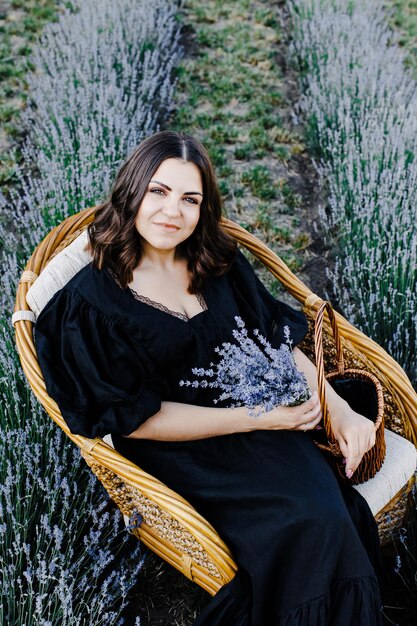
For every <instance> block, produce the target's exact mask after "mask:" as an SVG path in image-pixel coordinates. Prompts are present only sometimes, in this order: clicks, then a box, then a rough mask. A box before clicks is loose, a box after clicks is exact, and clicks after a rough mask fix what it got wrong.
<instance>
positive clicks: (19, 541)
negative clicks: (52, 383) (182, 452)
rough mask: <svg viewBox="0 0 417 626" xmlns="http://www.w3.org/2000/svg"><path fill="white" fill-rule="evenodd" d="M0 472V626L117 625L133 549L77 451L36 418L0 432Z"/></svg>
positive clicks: (137, 556)
mask: <svg viewBox="0 0 417 626" xmlns="http://www.w3.org/2000/svg"><path fill="white" fill-rule="evenodd" d="M31 409H32V410H33V412H34V414H35V416H36V417H38V418H40V416H39V415H36V413H39V409H38V407H37V406H32V407H31ZM45 467H47V468H48V469H47V471H45ZM69 468H73V469H72V472H71V475H70V476H68V473H69V471H68V470H69ZM0 472H1V476H2V480H1V482H0V579H1V585H0V623H1V624H8V625H10V626H22V625H23V624H25V626H48V625H49V626H55V625H57V624H59V625H60V626H81V625H85V626H90V625H91V624H94V625H97V626H98V625H99V624H102V625H103V626H104V625H106V626H107V625H108V624H121V623H122V621H121V619H119V618H120V613H121V611H122V609H123V608H124V606H125V604H126V596H127V592H128V590H129V589H130V588H131V586H132V585H133V584H134V583H135V582H136V579H137V575H138V572H139V570H140V569H141V567H142V564H143V557H142V555H141V547H140V544H139V543H138V542H137V541H136V540H133V538H130V537H129V535H128V534H127V533H126V531H125V530H124V527H123V521H122V519H121V515H120V513H119V511H117V510H113V511H112V512H109V510H106V507H107V505H108V497H107V495H106V493H105V491H104V489H102V488H101V487H98V486H97V482H96V479H95V477H94V476H93V475H92V474H91V473H90V472H88V471H86V470H85V469H84V463H83V461H82V459H81V458H80V453H79V451H78V449H76V448H75V447H74V446H72V445H69V444H68V440H67V439H66V438H65V436H64V434H63V433H62V432H61V431H58V430H57V429H56V428H55V427H54V425H53V423H52V422H45V423H42V422H40V420H39V419H38V420H36V421H34V422H33V423H32V424H30V423H28V424H27V425H26V426H25V428H17V429H15V430H10V431H8V432H6V431H4V430H3V431H1V432H0ZM74 478H77V479H78V480H74ZM107 508H108V507H107ZM69 538H71V540H68V539H69ZM116 557H117V559H116ZM116 560H117V562H115V561H116Z"/></svg>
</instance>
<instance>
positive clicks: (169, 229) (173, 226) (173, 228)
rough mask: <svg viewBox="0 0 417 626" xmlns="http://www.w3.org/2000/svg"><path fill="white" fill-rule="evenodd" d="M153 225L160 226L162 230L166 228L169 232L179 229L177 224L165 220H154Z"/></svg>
mask: <svg viewBox="0 0 417 626" xmlns="http://www.w3.org/2000/svg"><path fill="white" fill-rule="evenodd" d="M154 224H155V226H159V228H161V229H162V230H166V231H169V232H174V231H177V230H179V228H180V227H179V226H176V225H175V224H167V223H165V222H154Z"/></svg>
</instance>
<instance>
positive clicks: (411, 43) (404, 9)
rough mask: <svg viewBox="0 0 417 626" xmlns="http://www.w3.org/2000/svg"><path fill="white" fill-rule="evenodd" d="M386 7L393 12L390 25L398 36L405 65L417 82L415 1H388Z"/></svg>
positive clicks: (416, 16)
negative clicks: (405, 55) (402, 49)
mask: <svg viewBox="0 0 417 626" xmlns="http://www.w3.org/2000/svg"><path fill="white" fill-rule="evenodd" d="M386 5H387V6H388V7H389V8H390V10H393V15H392V18H391V22H390V25H391V27H392V28H394V29H395V30H396V31H397V32H398V33H399V34H400V45H402V46H403V47H404V48H405V50H406V52H407V58H406V65H407V66H408V67H409V68H410V70H411V71H412V73H413V76H414V78H415V80H417V0H389V1H387V2H386Z"/></svg>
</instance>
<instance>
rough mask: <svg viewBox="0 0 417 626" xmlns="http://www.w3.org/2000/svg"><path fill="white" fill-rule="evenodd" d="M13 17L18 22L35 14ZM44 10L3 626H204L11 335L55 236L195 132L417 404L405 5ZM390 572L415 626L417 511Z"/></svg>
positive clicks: (2, 211)
mask: <svg viewBox="0 0 417 626" xmlns="http://www.w3.org/2000/svg"><path fill="white" fill-rule="evenodd" d="M6 4H7V7H6V9H5V10H4V11H5V13H4V15H6V16H7V15H8V13H7V12H9V13H10V12H13V11H15V12H17V13H18V12H19V11H24V9H23V8H22V7H23V6H24V3H23V4H22V2H21V1H20V0H16V2H10V3H6ZM35 4H36V3H35ZM38 4H39V7H40V6H42V7H43V8H44V9H45V7H46V6H47V5H48V7H49V8H48V10H50V11H51V13H44V17H43V18H42V19H44V21H45V22H47V23H46V25H44V26H42V33H41V34H40V35H39V37H38V36H37V38H36V39H35V40H34V43H33V44H31V50H30V57H29V58H30V62H29V63H28V68H29V69H28V71H27V73H26V74H25V87H24V89H25V105H24V106H22V107H21V108H20V111H19V118H18V121H16V125H17V126H18V127H19V133H17V132H14V133H13V132H11V133H10V137H11V139H10V141H11V142H12V143H11V145H13V150H12V149H11V148H10V147H7V149H6V148H5V152H8V156H7V167H8V170H7V171H8V172H9V171H11V172H12V174H10V175H9V174H8V175H7V177H6V178H5V180H6V183H7V184H3V183H2V180H3V179H2V178H1V171H0V186H1V190H0V255H1V267H2V272H1V293H0V299H1V307H0V342H1V350H0V394H1V403H0V626H2V625H3V624H4V626H6V624H7V625H8V626H61V625H62V626H99V625H103V626H104V625H105V626H116V625H119V624H120V625H121V624H125V626H162V625H164V626H169V625H171V624H172V625H173V626H174V625H175V626H180V625H182V626H186V625H187V624H190V625H191V624H192V622H193V619H194V618H195V616H196V615H197V614H198V612H199V610H200V609H201V607H202V606H204V604H205V603H207V601H208V595H207V596H206V595H205V594H203V592H202V591H201V590H197V589H195V586H194V585H193V584H192V583H189V586H187V587H181V585H182V584H183V583H182V582H180V578H181V580H182V577H181V575H180V574H177V578H175V574H172V573H170V572H171V568H170V567H169V566H167V565H166V564H164V563H163V562H162V561H158V560H156V557H153V556H152V555H151V554H150V553H149V552H148V551H147V550H146V549H145V548H144V547H143V546H142V545H141V544H140V543H139V542H138V541H137V540H136V539H134V538H133V537H131V536H130V534H129V533H128V532H127V530H126V528H125V524H124V522H123V518H122V516H121V514H120V512H119V511H118V510H117V509H116V508H115V507H114V505H113V503H112V502H111V501H110V500H109V498H108V495H107V494H106V492H105V491H104V489H103V488H102V487H101V485H100V483H98V481H97V479H96V478H95V477H94V476H93V475H92V474H91V472H90V471H89V470H88V468H87V467H86V465H85V463H84V460H83V459H82V458H81V456H80V453H79V451H78V449H77V448H76V447H75V446H73V445H72V444H71V443H70V442H69V441H68V440H67V439H66V438H65V436H64V435H63V434H62V433H61V432H60V431H59V430H58V429H57V427H56V426H55V424H54V423H52V421H51V420H50V418H49V417H48V415H47V414H46V413H45V412H44V410H43V409H42V407H41V406H40V405H39V403H38V402H37V400H36V398H35V396H34V395H33V393H32V392H31V390H30V388H29V386H28V383H27V381H26V379H25V376H24V374H23V371H22V369H21V365H20V361H19V357H18V355H17V352H16V348H15V340H14V329H13V327H12V324H11V314H12V311H13V307H14V300H15V293H16V287H17V283H18V280H19V277H20V274H21V272H22V270H23V268H24V266H25V264H26V262H27V259H28V258H29V256H30V255H31V253H32V251H33V249H34V248H35V247H36V246H37V245H38V244H39V242H40V241H42V239H43V238H44V237H45V235H46V234H47V233H48V232H49V231H50V230H51V229H52V228H53V227H54V226H56V225H57V224H58V223H59V222H61V221H62V220H63V219H65V218H66V217H67V216H69V215H72V214H74V213H77V212H79V211H80V210H82V209H83V208H86V207H90V206H92V205H94V204H96V203H98V202H100V201H101V200H102V199H103V197H104V196H105V195H106V193H107V191H108V189H109V186H110V183H111V181H112V179H113V176H114V173H115V171H116V169H117V167H118V165H119V164H120V162H121V161H122V160H123V159H124V157H125V156H126V155H127V154H128V153H129V151H130V150H131V149H132V148H133V147H134V146H135V145H137V144H138V143H139V142H140V140H141V139H142V138H144V137H146V136H147V135H149V134H151V133H153V132H154V131H156V130H158V129H162V128H172V129H174V130H183V131H186V132H190V133H191V134H195V135H196V136H198V137H199V139H201V140H202V141H203V143H205V145H207V147H208V149H209V153H210V156H211V158H212V160H213V162H214V164H215V167H216V170H217V173H218V175H219V179H220V183H221V190H222V193H223V198H224V201H225V206H226V209H227V211H228V214H229V215H230V217H232V219H236V220H237V221H239V223H241V224H242V225H243V226H244V227H245V228H247V229H248V230H250V231H251V232H254V233H255V234H256V235H257V236H259V237H260V238H261V239H263V240H264V241H265V242H266V243H267V244H268V245H269V246H270V247H271V248H272V249H274V250H275V251H276V252H277V253H278V254H280V256H282V258H283V259H284V260H285V261H286V262H287V264H288V265H289V266H290V267H291V269H292V270H293V271H294V272H295V273H297V274H298V275H299V276H300V277H301V278H302V279H303V280H304V281H305V282H307V283H308V284H310V285H311V287H312V289H313V290H315V291H316V292H317V293H319V294H320V295H321V296H323V297H326V296H329V297H330V298H331V299H332V300H333V301H334V303H335V304H336V305H337V309H338V310H340V311H341V312H342V313H343V314H344V315H345V316H346V317H347V318H348V319H349V320H350V321H351V322H352V323H353V324H355V325H356V326H358V327H359V328H360V329H361V330H363V332H365V333H366V334H367V335H368V336H370V337H372V338H373V339H374V340H375V341H377V342H378V343H379V344H380V345H382V346H383V347H384V348H385V349H386V350H387V351H388V353H389V354H391V355H392V356H393V357H394V358H395V359H396V360H397V361H398V362H399V363H400V364H401V365H402V367H403V368H404V369H405V371H406V372H407V374H408V376H409V378H410V380H411V381H412V383H413V385H414V387H416V388H417V361H416V351H417V295H416V294H417V164H416V159H415V154H416V151H417V145H416V142H417V132H416V131H417V91H416V77H415V75H414V74H413V70H412V63H411V67H410V62H409V59H408V58H407V56H406V54H407V53H406V51H405V49H404V48H403V47H402V45H401V34H400V33H399V32H397V31H396V30H395V29H394V30H393V29H392V27H391V26H392V21H391V22H390V19H391V18H392V16H393V11H394V7H396V6H397V5H398V4H401V3H399V2H392V3H381V2H380V0H287V2H283V3H275V2H272V1H269V0H256V1H254V2H250V1H249V0H237V1H235V2H231V1H229V0H225V1H224V2H222V3H219V2H217V1H216V0H205V1H203V2H201V1H197V0H155V1H153V2H151V3H150V2H146V1H145V0H119V1H118V2H112V1H111V0H71V2H63V1H62V0H57V1H56V2H55V3H52V2H51V0H44V1H43V2H41V3H38ZM51 4H53V5H54V6H53V12H52V9H50V5H51ZM411 4H413V3H411ZM39 7H38V8H39ZM1 8H2V7H1V6H0V9H1ZM39 10H40V9H39ZM45 11H46V9H45ZM415 12H416V15H417V6H416V7H415ZM17 13H16V14H17ZM25 15H26V14H24V13H23V12H22V14H21V16H22V17H21V19H22V20H23V19H29V18H28V17H27V15H26V17H25ZM31 15H32V14H31ZM413 15H414V14H413ZM31 19H32V18H31ZM16 20H17V18H16V15H15V14H13V15H12V20H11V23H12V24H13V23H14V21H16ZM416 21H417V17H416ZM5 23H6V22H5ZM390 24H391V25H390ZM1 28H3V31H1ZM4 28H5V27H4V26H3V25H2V14H1V13H0V32H3V33H4V32H5V31H4ZM13 32H18V31H17V30H16V31H13ZM22 32H23V31H22ZM19 33H20V32H19ZM14 36H15V37H16V36H17V35H14ZM19 37H21V38H22V34H21V33H20V34H19ZM416 41H417V29H416V33H415V35H414V47H415V46H416V43H415V42H416ZM20 45H21V47H22V45H23V44H22V43H21V42H20ZM277 59H278V60H279V64H278V61H277ZM6 61H7V63H9V60H8V59H6ZM6 61H5V62H4V63H3V65H1V64H0V74H1V73H2V72H3V74H2V76H6V77H7V75H8V74H7V72H9V73H10V72H11V70H10V69H7V68H9V65H10V63H9V65H7V63H6ZM223 63H224V65H222V64H223ZM6 66H7V68H6ZM2 68H3V69H2ZM4 68H6V69H7V72H6V69H4ZM283 68H284V69H283ZM6 91H7V90H6ZM6 91H5V93H6ZM5 110H6V109H5V108H4V106H3V105H0V115H1V114H4V116H5V118H4V119H5V120H6V121H7V123H9V120H10V119H11V113H10V109H7V111H8V112H7V111H6V113H7V115H6V113H4V111H5ZM5 128H6V125H5ZM1 139H2V135H0V140H1ZM1 145H2V144H1V141H0V148H1ZM0 157H1V158H0V166H1V164H2V163H3V162H6V157H3V156H2V155H1V154H0ZM10 164H11V165H10ZM307 207H308V208H307ZM318 237H319V238H320V246H319V247H318V246H317V245H316V244H314V242H317V239H318ZM321 239H323V242H321ZM321 246H323V247H321ZM317 250H318V251H317ZM323 250H324V251H325V254H324V253H323ZM322 253H323V256H325V259H326V263H325V266H324V263H323V261H322V260H321V259H320V258H319V257H320V256H321V255H322ZM318 267H319V268H323V271H320V277H319V278H318V276H317V274H318V273H319V272H318V271H317V268H318ZM272 289H275V290H277V289H278V288H277V287H276V286H274V287H273V288H272ZM320 289H321V291H320ZM275 295H277V294H276V292H275ZM280 295H281V294H280ZM391 557H392V558H391V560H390V559H387V569H388V570H389V571H387V578H388V581H389V584H390V585H391V586H392V588H393V589H394V592H393V594H392V596H391V597H390V603H391V604H392V603H393V604H395V606H394V607H390V609H387V610H386V611H385V617H386V624H398V626H411V625H412V624H414V623H416V621H417V601H416V599H415V598H416V597H417V508H416V506H415V503H414V506H413V507H412V510H411V511H410V515H409V523H408V525H407V528H405V529H404V532H403V534H402V536H401V539H400V540H399V541H397V544H395V545H394V548H393V554H392V555H391ZM152 559H155V560H152ZM147 567H148V570H147ZM171 575H172V576H174V578H173V579H172V580H171V578H169V577H170V576H171ZM161 581H162V582H161ZM168 581H170V582H168ZM188 582H189V581H187V584H188ZM184 584H185V583H184ZM168 586H169V587H170V588H169V589H168V588H167V587H168ZM141 589H142V590H143V589H145V590H146V593H144V592H143V591H142V592H141ZM153 593H154V594H155V596H156V595H158V594H159V596H166V597H167V598H168V600H167V601H166V602H165V603H164V602H163V601H162V600H161V598H158V599H157V598H154V597H152V594H153ZM145 596H147V598H145ZM158 602H159V604H158ZM145 605H146V607H145ZM397 609H398V610H397Z"/></svg>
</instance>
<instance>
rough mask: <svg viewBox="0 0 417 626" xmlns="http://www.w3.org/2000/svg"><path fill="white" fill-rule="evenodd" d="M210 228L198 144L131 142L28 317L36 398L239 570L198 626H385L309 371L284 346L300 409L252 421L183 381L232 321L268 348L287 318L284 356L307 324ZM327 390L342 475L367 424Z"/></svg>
mask: <svg viewBox="0 0 417 626" xmlns="http://www.w3.org/2000/svg"><path fill="white" fill-rule="evenodd" d="M220 219H221V200H220V195H219V191H218V188H217V184H216V181H215V177H214V174H213V169H212V166H211V164H210V160H209V158H208V155H207V153H206V151H205V149H204V148H203V146H202V145H201V144H200V143H199V142H198V141H196V140H195V139H193V138H192V137H190V136H188V135H182V134H178V133H174V132H161V133H157V134H155V135H153V136H152V137H149V138H148V139H146V140H145V141H143V142H142V143H141V144H140V145H139V147H138V148H137V149H136V150H135V151H134V152H133V153H132V154H131V155H130V156H129V158H128V159H127V161H126V162H125V163H124V164H123V166H122V167H121V169H120V171H119V173H118V175H117V178H116V181H115V184H114V187H113V189H112V192H111V196H110V199H109V200H108V201H107V202H106V203H105V204H103V205H102V206H101V207H100V208H99V209H98V210H97V212H96V214H95V219H94V222H93V223H92V224H91V225H90V226H89V236H90V242H91V251H92V254H93V261H92V263H90V264H89V265H87V266H86V267H85V268H83V269H82V270H81V271H80V272H78V274H76V276H74V277H73V278H72V279H71V280H70V281H69V283H68V284H67V285H66V286H65V287H64V288H63V289H61V290H60V291H59V292H58V293H56V294H55V296H54V297H53V298H52V300H51V301H50V302H49V303H48V305H47V306H46V308H45V309H44V310H43V311H42V313H41V314H40V316H39V318H38V321H37V324H36V329H35V341H36V348H37V352H38V357H39V362H40V365H41V368H42V371H43V374H44V377H45V382H46V387H47V390H48V393H49V394H50V395H51V396H52V397H53V398H54V399H55V400H56V402H57V403H58V405H59V407H60V410H61V412H62V415H63V417H64V419H65V420H66V422H67V424H68V426H69V428H70V430H71V432H73V433H77V434H81V435H84V436H86V437H96V436H103V435H105V434H107V433H111V434H112V438H113V442H114V445H115V448H116V449H117V450H118V451H119V452H120V453H121V454H122V455H124V456H125V457H127V458H129V459H131V460H132V461H133V462H135V463H137V464H138V465H139V466H140V467H141V468H142V469H144V470H145V471H147V472H149V473H151V474H153V475H154V476H156V477H157V478H159V479H160V480H162V481H163V482H164V483H166V484H167V485H168V486H169V487H171V488H172V489H174V490H175V491H177V492H178V493H180V494H181V495H182V496H183V497H185V498H186V499H187V500H188V501H189V502H190V503H191V504H192V505H193V506H195V508H196V509H197V510H198V511H199V512H200V513H201V514H202V515H203V516H204V517H205V518H206V519H207V520H208V521H209V522H211V523H212V524H213V526H214V527H215V528H216V530H217V531H218V532H219V534H220V535H221V537H222V539H223V540H224V541H225V542H226V543H227V544H228V545H229V547H230V548H231V550H232V553H233V556H234V558H235V560H236V561H237V563H238V565H239V571H238V573H237V575H236V577H235V578H234V579H233V580H232V581H231V582H230V583H228V584H227V585H225V586H224V587H222V589H221V590H220V591H219V592H218V593H217V594H216V596H215V597H214V598H213V599H212V601H211V602H210V603H209V604H208V606H207V607H206V609H205V610H204V611H203V613H202V614H201V615H200V616H199V618H197V620H196V622H195V626H229V625H230V626H232V625H233V626H249V625H250V626H268V625H269V624H271V625H274V626H275V625H280V626H284V625H285V626H290V625H291V626H293V625H296V626H312V625H313V624H314V626H316V625H320V626H321V625H325V624H331V625H333V626H345V625H346V626H348V625H352V626H353V625H355V626H361V625H362V626H365V625H366V626H373V625H377V624H381V615H380V598H379V589H378V583H377V579H376V576H375V570H374V566H375V565H376V564H377V560H378V538H377V532H376V526H375V522H374V520H373V517H372V515H371V513H370V511H369V508H368V507H367V504H366V502H365V500H363V499H362V498H361V496H360V495H359V494H358V493H357V492H356V491H354V490H353V489H352V488H351V487H350V486H347V487H346V486H344V485H339V483H338V480H337V479H336V477H335V476H334V474H333V472H332V471H331V469H330V467H329V465H328V464H327V462H326V460H325V459H324V457H323V456H322V454H321V452H320V451H319V450H318V448H317V447H316V445H315V444H314V442H313V441H312V438H311V435H310V433H311V431H313V430H314V429H315V428H316V426H317V425H318V424H319V421H320V419H321V412H320V405H319V401H318V396H317V392H316V371H315V367H314V365H313V364H312V363H311V361H310V360H309V359H308V358H307V357H306V356H305V355H304V354H303V353H302V351H301V350H300V349H299V348H297V347H294V349H293V355H294V358H295V361H296V363H297V365H298V367H299V369H300V370H302V371H303V372H304V373H305V376H306V378H307V381H308V383H309V386H310V388H311V390H312V392H313V394H312V397H311V399H310V400H308V401H307V402H305V403H303V404H301V405H299V406H296V407H282V406H278V407H276V408H275V409H273V410H271V411H269V412H267V413H264V414H262V415H261V417H258V418H257V419H254V418H253V417H250V416H249V415H248V410H247V408H245V407H237V408H226V407H225V406H222V405H221V404H220V405H218V404H216V406H214V399H215V398H216V396H217V393H215V392H214V391H213V390H212V389H203V388H192V387H186V386H180V385H179V381H180V380H181V379H184V378H189V377H190V373H191V368H192V367H207V366H208V365H209V363H210V362H211V361H212V360H214V359H215V352H214V348H215V347H216V346H219V345H221V344H222V343H223V342H224V341H227V340H230V339H231V338H232V330H233V329H234V328H235V326H236V323H235V316H236V315H240V317H241V318H242V319H243V320H244V322H245V323H246V326H247V327H248V328H252V329H253V328H259V330H260V332H261V333H262V334H263V335H264V336H265V337H267V338H268V340H269V341H270V342H271V344H272V345H273V346H274V347H279V346H280V345H281V343H284V342H285V339H284V331H283V328H284V326H289V328H290V332H291V339H292V341H293V345H294V346H296V344H298V343H299V342H300V341H301V340H302V338H303V337H304V335H305V333H306V330H307V326H306V319H305V316H304V314H303V313H301V312H299V311H296V310H294V309H292V308H291V307H289V306H287V305H285V304H282V303H280V302H278V301H277V300H275V299H274V298H273V297H272V296H271V295H270V294H269V292H268V291H267V290H266V288H265V287H264V286H263V284H262V283H261V282H260V280H259V279H258V278H257V276H256V274H255V273H254V271H253V269H252V267H251V265H250V263H249V262H248V261H247V260H246V259H245V257H244V256H243V254H242V253H241V252H238V251H237V249H236V244H235V242H234V240H233V239H232V238H231V237H229V236H228V235H227V234H226V233H225V231H224V230H223V229H222V227H221V224H220ZM327 394H328V403H329V409H330V413H331V419H332V423H333V430H334V432H335V435H336V437H337V440H338V442H339V444H340V447H341V450H342V452H343V454H344V456H345V458H346V474H347V476H351V475H352V473H353V472H354V471H355V469H356V468H357V466H358V464H359V462H360V460H361V457H362V455H363V454H364V453H365V452H366V451H367V450H369V449H370V448H371V447H372V446H373V445H374V442H375V439H374V428H373V426H372V424H371V423H370V422H369V421H368V420H366V419H365V418H364V417H362V416H361V415H358V414H357V413H354V412H353V411H352V410H351V409H350V408H349V407H348V405H347V404H346V403H345V402H344V401H343V400H342V399H341V398H340V397H338V396H337V395H336V393H335V392H334V391H333V390H332V389H331V387H330V386H329V385H327ZM373 565H374V566H373Z"/></svg>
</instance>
